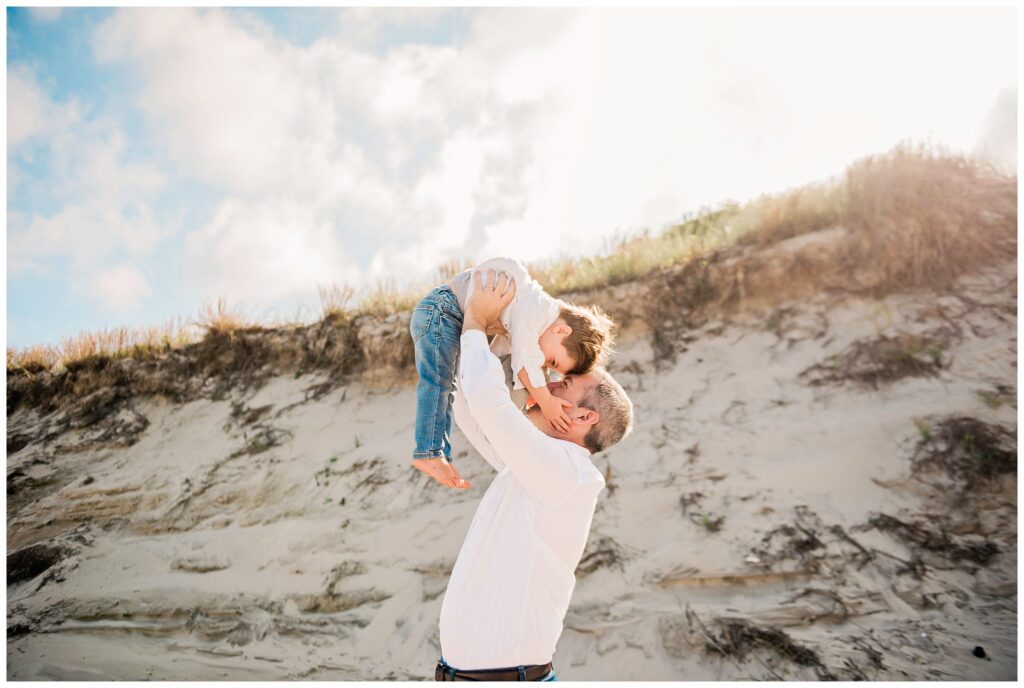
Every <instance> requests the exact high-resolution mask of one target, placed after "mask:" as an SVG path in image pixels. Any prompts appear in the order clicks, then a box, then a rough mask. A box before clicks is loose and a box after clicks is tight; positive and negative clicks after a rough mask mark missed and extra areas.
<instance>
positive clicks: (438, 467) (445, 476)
mask: <svg viewBox="0 0 1024 688" xmlns="http://www.w3.org/2000/svg"><path fill="white" fill-rule="evenodd" d="M412 465H413V466H415V467H416V468H418V469H420V470H421V471H423V472H424V473H426V474H427V475H429V476H430V477H431V478H433V479H434V480H436V481H437V482H439V483H441V484H442V485H444V486H445V487H454V488H455V489H457V490H465V489H467V488H469V487H470V484H469V482H468V481H466V480H463V479H462V476H461V475H459V471H458V470H457V469H456V468H455V466H453V465H452V464H451V463H450V462H448V461H445V460H444V459H440V458H438V459H413V460H412Z"/></svg>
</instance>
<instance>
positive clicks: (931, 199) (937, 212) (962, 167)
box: [840, 144, 1017, 293]
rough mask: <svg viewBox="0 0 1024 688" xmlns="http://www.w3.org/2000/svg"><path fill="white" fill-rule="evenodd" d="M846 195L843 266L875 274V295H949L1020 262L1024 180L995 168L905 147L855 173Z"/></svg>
mask: <svg viewBox="0 0 1024 688" xmlns="http://www.w3.org/2000/svg"><path fill="white" fill-rule="evenodd" d="M842 193H843V197H842V200H841V204H840V208H841V215H840V221H841V222H842V224H843V225H844V226H846V227H847V228H849V229H850V230H851V231H852V233H853V240H852V241H851V242H849V243H848V244H847V245H846V246H845V250H844V252H843V255H842V262H843V263H844V264H845V265H846V266H847V267H848V269H851V270H853V269H856V268H857V267H859V266H865V267H867V268H868V270H869V271H870V272H871V273H872V274H873V280H872V281H871V283H869V284H867V285H865V286H868V287H869V288H870V291H872V292H874V293H881V292H883V291H892V290H895V289H907V288H914V287H931V288H936V289H946V288H949V287H950V286H952V284H953V282H954V281H955V280H956V278H957V277H959V276H960V275H962V274H964V273H965V272H968V271H970V270H972V269H974V268H976V267H979V266H981V265H984V264H987V263H990V262H992V261H993V260H998V259H1008V258H1012V257H1014V256H1016V252H1017V179H1016V177H1010V176H1006V175H1004V174H1002V173H1001V172H1000V171H999V170H998V169H997V168H995V167H994V166H992V165H990V164H988V163H985V162H982V161H979V160H975V159H972V158H967V157H963V156H959V155H953V154H949V153H945V152H942V151H941V149H940V150H939V151H932V150H930V149H928V148H927V147H925V146H923V145H921V146H913V145H907V144H904V145H900V146H897V147H896V148H895V149H894V150H893V151H891V152H889V153H886V154H885V155H876V156H870V157H867V158H864V159H863V160H861V161H859V162H857V163H855V164H854V165H852V166H851V167H850V168H849V169H848V170H847V172H846V178H845V180H844V184H843V187H842Z"/></svg>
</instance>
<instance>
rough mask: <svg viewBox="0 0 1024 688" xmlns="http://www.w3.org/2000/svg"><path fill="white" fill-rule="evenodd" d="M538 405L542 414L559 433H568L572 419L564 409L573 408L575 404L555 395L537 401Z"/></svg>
mask: <svg viewBox="0 0 1024 688" xmlns="http://www.w3.org/2000/svg"><path fill="white" fill-rule="evenodd" d="M536 401H537V405H538V406H540V411H541V413H543V414H544V417H545V418H547V419H548V422H550V423H551V425H553V426H554V428H555V429H556V430H558V431H559V432H568V431H569V427H570V423H572V419H571V418H569V414H567V413H566V412H565V410H564V408H563V407H567V406H568V407H572V406H573V405H574V404H573V403H572V402H571V401H568V400H566V399H559V398H558V397H556V396H553V395H550V394H549V395H547V396H546V397H545V398H541V399H537V400H536Z"/></svg>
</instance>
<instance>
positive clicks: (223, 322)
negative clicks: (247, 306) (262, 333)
mask: <svg viewBox="0 0 1024 688" xmlns="http://www.w3.org/2000/svg"><path fill="white" fill-rule="evenodd" d="M196 324H197V325H198V326H199V327H200V328H201V329H202V330H203V331H205V332H206V333H207V334H217V333H221V332H234V331H236V330H246V329H250V328H253V327H260V325H259V324H258V323H256V322H254V321H250V320H249V319H247V318H245V316H244V315H242V314H241V313H238V312H235V311H232V310H230V309H228V307H227V305H226V302H225V300H224V299H223V298H220V299H217V304H216V305H211V304H210V303H204V304H203V307H202V309H201V310H200V312H199V317H198V318H197V320H196Z"/></svg>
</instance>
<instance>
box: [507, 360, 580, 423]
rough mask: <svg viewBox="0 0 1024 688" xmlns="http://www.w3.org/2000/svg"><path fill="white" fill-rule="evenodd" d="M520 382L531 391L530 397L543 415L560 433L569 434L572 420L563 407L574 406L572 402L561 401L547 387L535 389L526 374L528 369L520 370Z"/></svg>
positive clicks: (542, 386)
mask: <svg viewBox="0 0 1024 688" xmlns="http://www.w3.org/2000/svg"><path fill="white" fill-rule="evenodd" d="M519 380H520V381H521V382H522V383H523V386H524V387H526V389H528V390H530V396H532V397H533V400H534V401H536V402H537V405H538V406H540V410H541V413H543V414H544V417H545V418H547V419H548V421H549V422H550V423H551V425H553V426H554V427H555V429H556V430H558V431H559V432H568V431H569V423H570V422H571V419H570V418H569V415H568V414H567V413H566V412H565V411H564V409H563V407H566V406H572V405H573V403H572V402H571V401H567V400H565V399H559V398H558V397H556V396H554V395H553V394H551V392H550V391H548V388H547V385H541V386H540V387H534V386H533V385H531V384H530V376H529V375H527V374H526V368H520V369H519Z"/></svg>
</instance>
